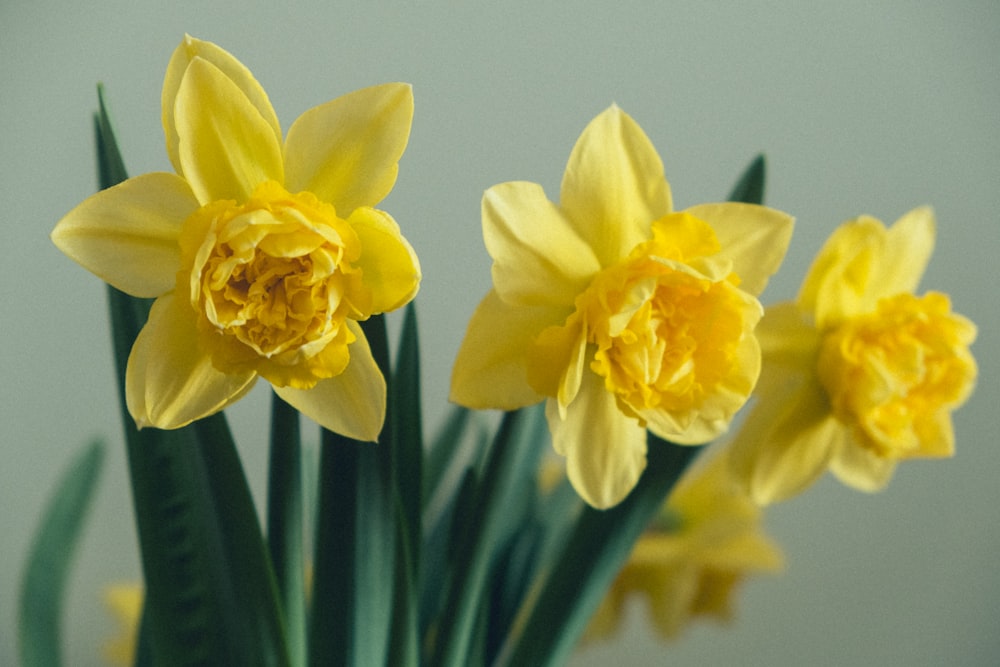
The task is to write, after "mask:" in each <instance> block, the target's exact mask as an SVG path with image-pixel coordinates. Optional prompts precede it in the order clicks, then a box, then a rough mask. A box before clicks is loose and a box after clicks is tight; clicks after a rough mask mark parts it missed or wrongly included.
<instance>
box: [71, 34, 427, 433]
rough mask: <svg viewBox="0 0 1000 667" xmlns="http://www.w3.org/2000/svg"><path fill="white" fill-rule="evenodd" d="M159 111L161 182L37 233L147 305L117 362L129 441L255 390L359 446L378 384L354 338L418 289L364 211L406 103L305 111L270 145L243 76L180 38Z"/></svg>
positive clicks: (412, 262) (113, 194)
mask: <svg viewBox="0 0 1000 667" xmlns="http://www.w3.org/2000/svg"><path fill="white" fill-rule="evenodd" d="M162 103H163V129H164V132H165V134H166V144H167V154H168V155H169V157H170V161H171V163H172V164H173V167H174V170H175V172H176V173H174V174H171V173H150V174H145V175H142V176H138V177H135V178H131V179H129V180H127V181H125V182H124V183H121V184H120V185H118V186H115V187H113V188H110V189H108V190H104V191H102V192H99V193H97V194H96V195H94V196H92V197H90V198H89V199H87V200H86V201H84V202H83V203H82V204H80V205H79V206H77V207H76V208H75V209H73V211H71V212H70V213H69V214H68V215H66V217H65V218H63V219H62V220H61V221H60V222H59V224H58V225H57V226H56V228H55V230H54V231H53V232H52V239H53V241H54V242H55V244H56V245H57V246H58V247H59V248H60V249H61V250H62V251H63V252H64V253H66V254H67V255H69V256H70V257H71V258H73V259H74V260H76V261H77V262H79V263H80V264H81V265H83V266H84V267H85V268H87V269H88V270H90V271H91V272H93V273H95V274H96V275H98V276H99V277H101V278H102V279H104V280H105V281H107V282H108V283H110V284H111V285H113V286H115V287H116V288H118V289H120V290H122V291H124V292H127V293H129V294H132V295H134V296H138V297H156V301H155V303H154V304H153V307H152V310H151V312H150V315H149V320H148V321H147V322H146V325H145V326H144V327H143V329H142V332H141V333H140V334H139V337H138V339H137V340H136V342H135V346H134V347H133V349H132V353H131V355H130V357H129V360H128V370H127V376H126V394H127V401H128V408H129V411H130V412H131V414H132V416H133V418H134V419H135V421H136V423H137V425H139V426H140V427H142V426H155V427H158V428H177V427H180V426H183V425H185V424H187V423H189V422H191V421H193V420H195V419H199V418H201V417H205V416H207V415H210V414H213V413H215V412H217V411H219V410H221V409H223V408H224V407H226V406H227V405H229V404H230V403H232V402H234V401H236V400H238V399H239V398H240V397H242V396H243V395H244V394H245V393H246V392H247V391H248V390H249V389H250V387H251V386H252V385H253V384H254V382H255V381H256V380H257V378H258V377H263V378H264V379H265V380H267V381H268V382H270V383H271V385H272V386H273V387H274V390H275V391H276V392H277V393H278V395H279V396H281V397H282V398H283V399H284V400H285V401H287V402H288V403H290V404H291V405H293V406H294V407H296V408H298V409H299V410H300V411H301V412H303V413H304V414H306V415H307V416H309V417H311V418H313V419H314V420H316V421H317V422H319V423H320V424H321V425H322V426H324V427H326V428H328V429H331V430H333V431H336V432H339V433H341V434H344V435H348V436H350V437H353V438H357V439H361V440H373V439H375V438H376V437H377V435H378V433H379V431H380V430H381V427H382V422H383V420H384V418H385V380H384V378H383V377H382V375H381V373H380V371H379V369H378V367H377V365H376V364H375V362H374V360H373V358H372V355H371V352H370V350H369V348H368V343H367V341H366V340H365V336H364V334H363V333H362V331H361V329H360V327H359V326H358V324H357V322H358V321H360V320H364V319H366V318H368V317H369V316H371V315H373V314H376V313H381V312H385V311H390V310H393V309H395V308H398V307H400V306H402V305H404V304H405V303H406V302H408V301H409V300H410V299H411V298H413V296H414V294H415V293H416V291H417V287H418V284H419V280H420V267H419V264H418V262H417V258H416V255H415V254H414V252H413V250H412V248H411V247H410V245H409V243H407V241H406V240H405V239H404V238H403V236H402V235H401V234H400V230H399V227H398V225H397V224H396V222H395V221H394V220H393V219H392V218H391V217H390V216H389V215H388V214H387V213H385V212H383V211H381V210H378V209H375V208H373V207H374V206H375V205H376V204H377V203H378V202H379V201H381V200H382V198H383V197H385V196H386V195H387V194H388V193H389V191H390V190H391V189H392V186H393V184H394V183H395V180H396V173H397V169H398V161H399V158H400V157H401V156H402V154H403V150H404V148H405V147H406V143H407V141H408V138H409V132H410V124H411V120H412V116H413V96H412V91H411V89H410V87H409V86H408V85H406V84H399V83H390V84H384V85H380V86H374V87H371V88H366V89H363V90H359V91H356V92H353V93H350V94H347V95H344V96H343V97H340V98H338V99H335V100H333V101H331V102H327V103H326V104H322V105H320V106H318V107H315V108H313V109H311V110H309V111H307V112H306V113H305V114H303V115H302V116H301V117H300V118H299V119H298V120H296V121H295V122H294V123H293V124H292V125H291V127H290V128H289V130H288V134H287V136H285V138H284V140H282V134H281V128H280V126H279V124H278V119H277V116H276V115H275V113H274V109H273V108H272V107H271V103H270V102H269V101H268V98H267V95H266V94H265V92H264V89H263V88H261V86H260V84H258V83H257V81H256V80H255V79H254V77H253V75H252V74H251V73H250V71H249V70H248V69H247V68H246V67H244V66H243V65H242V64H241V63H240V62H239V61H238V60H236V59H235V58H234V57H233V56H232V55H230V54H229V53H227V52H226V51H224V50H223V49H221V48H219V47H218V46H216V45H215V44H212V43H209V42H204V41H200V40H197V39H194V38H192V37H185V38H184V40H183V41H182V42H181V44H180V46H178V47H177V49H176V51H175V52H174V54H173V57H172V58H171V60H170V63H169V65H168V67H167V73H166V77H165V80H164V84H163V99H162Z"/></svg>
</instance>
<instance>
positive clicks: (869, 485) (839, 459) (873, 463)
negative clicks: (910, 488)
mask: <svg viewBox="0 0 1000 667" xmlns="http://www.w3.org/2000/svg"><path fill="white" fill-rule="evenodd" d="M896 464H897V461H894V460H892V459H887V458H885V457H882V456H878V455H877V454H875V453H874V452H873V451H871V450H870V449H868V448H866V447H862V446H860V445H858V444H857V443H855V442H852V441H851V440H850V439H845V442H844V444H843V445H842V446H841V447H840V448H839V449H838V450H837V453H836V455H835V456H834V457H833V458H832V459H830V472H832V473H833V474H834V476H836V478H837V479H839V480H840V481H841V482H842V483H844V484H845V485H847V486H850V487H851V488H854V489H857V490H858V491H867V492H868V493H874V492H876V491H881V490H882V489H884V488H885V487H886V486H887V485H888V484H889V481H890V480H891V479H892V474H893V472H895V470H896Z"/></svg>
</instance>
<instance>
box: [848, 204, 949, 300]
mask: <svg viewBox="0 0 1000 667" xmlns="http://www.w3.org/2000/svg"><path fill="white" fill-rule="evenodd" d="M933 252H934V211H933V210H931V208H930V207H928V206H924V207H921V208H916V209H913V210H912V211H910V212H909V213H907V214H906V215H904V216H903V217H902V218H900V219H899V220H897V221H896V223H895V224H894V225H893V226H892V227H890V228H889V231H888V232H887V233H886V235H885V243H884V245H883V248H882V256H881V258H880V259H879V261H878V262H876V263H875V266H874V267H872V269H873V270H872V279H871V282H870V283H869V286H868V291H867V292H866V295H865V296H866V297H867V303H868V306H867V309H869V310H870V309H874V307H875V305H876V304H877V303H878V301H879V299H882V298H884V297H888V296H893V295H895V294H901V293H904V292H909V293H913V292H915V291H916V289H917V286H918V285H919V284H920V278H921V277H922V276H923V275H924V270H925V269H926V268H927V263H928V262H929V261H930V258H931V254H932V253H933Z"/></svg>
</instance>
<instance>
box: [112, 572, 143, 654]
mask: <svg viewBox="0 0 1000 667" xmlns="http://www.w3.org/2000/svg"><path fill="white" fill-rule="evenodd" d="M142 596H143V593H142V586H140V585H139V584H126V583H121V584H115V585H113V586H108V587H107V588H106V589H105V590H104V603H105V605H107V607H108V609H110V610H111V613H112V614H113V615H114V617H115V620H116V621H117V622H118V634H117V635H116V636H115V637H114V638H113V639H109V640H108V641H106V642H105V643H104V647H103V653H104V657H105V659H106V660H107V662H108V664H111V665H119V666H120V667H129V666H130V665H133V664H135V643H136V635H137V634H138V632H139V619H140V617H141V616H142Z"/></svg>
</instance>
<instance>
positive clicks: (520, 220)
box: [482, 182, 601, 306]
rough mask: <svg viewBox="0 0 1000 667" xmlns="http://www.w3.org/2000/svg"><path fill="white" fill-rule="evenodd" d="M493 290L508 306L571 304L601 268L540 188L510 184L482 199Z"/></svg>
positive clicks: (591, 250)
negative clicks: (490, 258) (491, 260)
mask: <svg viewBox="0 0 1000 667" xmlns="http://www.w3.org/2000/svg"><path fill="white" fill-rule="evenodd" d="M482 215H483V238H484V240H485V242H486V249H487V250H488V251H489V253H490V256H491V257H492V258H493V285H494V287H495V289H496V290H497V292H498V293H499V294H500V295H501V296H502V297H503V299H504V301H507V302H508V303H511V304H517V305H526V306H539V305H567V306H568V305H572V304H573V302H574V300H575V299H576V296H577V295H578V294H579V293H580V292H582V291H583V290H584V289H586V288H587V285H588V284H589V282H590V280H591V279H592V278H593V276H594V274H596V273H597V272H598V271H599V270H600V269H601V264H600V262H599V261H598V260H597V256H596V255H595V254H594V251H593V249H592V248H591V247H590V246H589V245H587V244H586V243H585V242H584V241H583V239H581V238H580V236H579V235H578V234H577V232H576V231H575V230H574V229H573V227H572V226H571V225H570V223H569V221H568V220H567V219H566V218H565V216H563V214H562V212H561V211H560V210H559V208H558V207H557V206H556V205H555V204H553V203H552V202H550V201H549V200H548V198H547V197H546V196H545V192H544V191H543V190H542V187H541V186H540V185H537V184H535V183H527V182H511V183H501V184H500V185H495V186H493V187H492V188H490V189H489V190H487V191H486V194H485V195H483V204H482Z"/></svg>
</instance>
